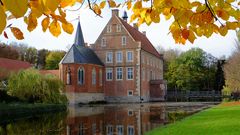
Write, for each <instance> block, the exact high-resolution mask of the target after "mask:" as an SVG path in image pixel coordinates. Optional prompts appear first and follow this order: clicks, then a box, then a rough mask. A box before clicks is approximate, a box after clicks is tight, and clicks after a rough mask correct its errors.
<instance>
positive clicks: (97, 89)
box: [59, 64, 104, 93]
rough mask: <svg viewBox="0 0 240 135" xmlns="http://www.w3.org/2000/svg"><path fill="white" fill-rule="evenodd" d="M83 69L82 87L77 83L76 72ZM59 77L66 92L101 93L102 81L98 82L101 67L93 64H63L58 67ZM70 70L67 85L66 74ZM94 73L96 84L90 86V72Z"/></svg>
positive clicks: (101, 70)
mask: <svg viewBox="0 0 240 135" xmlns="http://www.w3.org/2000/svg"><path fill="white" fill-rule="evenodd" d="M80 68H83V69H84V74H85V75H84V83H83V84H82V85H80V84H79V82H78V80H79V79H78V70H79V69H80ZM59 69H60V76H61V80H63V82H64V84H66V90H67V92H74V93H103V84H104V82H103V80H102V82H100V81H101V80H100V76H101V75H100V72H102V75H103V74H104V72H103V67H101V66H98V65H93V64H64V65H60V68H59ZM69 69H70V76H71V83H70V84H67V73H68V70H69ZM93 70H95V71H96V84H92V79H93V78H92V77H93V76H92V72H93Z"/></svg>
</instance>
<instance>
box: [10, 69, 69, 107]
mask: <svg viewBox="0 0 240 135" xmlns="http://www.w3.org/2000/svg"><path fill="white" fill-rule="evenodd" d="M63 89H64V85H63V83H62V82H61V81H60V80H59V79H57V78H56V77H53V76H49V75H45V76H43V75H41V74H39V72H38V71H37V70H33V69H28V70H24V71H20V72H19V73H17V74H11V75H10V77H9V79H8V88H7V91H8V94H9V95H11V96H15V97H18V98H19V99H20V100H23V101H26V102H30V103H67V98H66V96H65V95H63V94H62V93H61V91H62V90H63Z"/></svg>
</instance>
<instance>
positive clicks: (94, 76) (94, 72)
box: [92, 68, 96, 85]
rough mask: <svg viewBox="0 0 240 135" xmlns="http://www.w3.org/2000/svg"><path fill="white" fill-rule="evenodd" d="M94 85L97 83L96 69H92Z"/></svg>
mask: <svg viewBox="0 0 240 135" xmlns="http://www.w3.org/2000/svg"><path fill="white" fill-rule="evenodd" d="M92 85H96V70H95V68H93V69H92Z"/></svg>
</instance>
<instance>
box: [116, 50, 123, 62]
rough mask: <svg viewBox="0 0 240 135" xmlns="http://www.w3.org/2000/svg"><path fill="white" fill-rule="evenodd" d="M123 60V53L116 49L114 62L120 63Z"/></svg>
mask: <svg viewBox="0 0 240 135" xmlns="http://www.w3.org/2000/svg"><path fill="white" fill-rule="evenodd" d="M122 60H123V53H122V51H117V52H116V62H117V63H122Z"/></svg>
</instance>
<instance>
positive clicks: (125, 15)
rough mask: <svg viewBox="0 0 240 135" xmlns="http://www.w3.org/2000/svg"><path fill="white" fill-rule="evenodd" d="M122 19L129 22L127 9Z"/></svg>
mask: <svg viewBox="0 0 240 135" xmlns="http://www.w3.org/2000/svg"><path fill="white" fill-rule="evenodd" d="M122 19H123V20H124V21H126V22H127V19H128V15H127V12H126V11H124V13H123V16H122Z"/></svg>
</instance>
